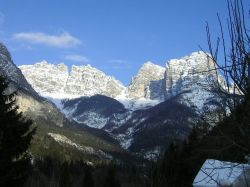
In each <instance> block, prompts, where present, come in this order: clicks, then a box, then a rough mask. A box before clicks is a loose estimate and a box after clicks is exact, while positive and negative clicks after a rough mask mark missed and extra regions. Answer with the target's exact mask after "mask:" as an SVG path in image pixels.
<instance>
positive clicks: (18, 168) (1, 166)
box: [0, 76, 36, 186]
mask: <svg viewBox="0 0 250 187" xmlns="http://www.w3.org/2000/svg"><path fill="white" fill-rule="evenodd" d="M8 85H9V84H8V82H7V81H6V80H5V78H3V77H1V76H0V186H22V184H23V183H24V181H25V178H26V177H27V175H28V171H29V170H28V169H29V168H30V155H29V154H28V152H27V149H28V147H29V145H30V142H31V139H32V136H33V134H34V133H35V130H36V129H35V128H33V129H31V125H32V121H31V120H27V119H25V118H24V117H23V115H22V113H20V112H18V106H17V105H16V99H15V96H16V94H17V93H16V92H12V93H9V92H10V90H9V89H8Z"/></svg>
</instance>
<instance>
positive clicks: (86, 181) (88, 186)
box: [83, 166, 94, 187]
mask: <svg viewBox="0 0 250 187" xmlns="http://www.w3.org/2000/svg"><path fill="white" fill-rule="evenodd" d="M83 186H84V187H94V179H93V175H92V172H91V169H90V168H89V167H88V166H87V168H86V170H85V175H84V178H83Z"/></svg>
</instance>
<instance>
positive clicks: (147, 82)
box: [128, 61, 165, 100]
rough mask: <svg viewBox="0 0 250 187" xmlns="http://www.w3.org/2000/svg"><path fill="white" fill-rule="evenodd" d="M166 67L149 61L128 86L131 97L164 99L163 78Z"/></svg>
mask: <svg viewBox="0 0 250 187" xmlns="http://www.w3.org/2000/svg"><path fill="white" fill-rule="evenodd" d="M164 73H165V68H164V67H161V66H159V65H156V64H153V63H152V62H150V61H148V62H146V63H145V64H143V66H142V67H141V68H140V70H139V71H138V74H137V75H136V76H135V77H133V79H132V82H131V84H130V85H129V87H128V93H129V97H130V98H132V99H139V98H146V99H160V100H161V99H162V98H163V97H164V93H163V92H162V91H163V90H164V88H163V84H162V83H163V79H164Z"/></svg>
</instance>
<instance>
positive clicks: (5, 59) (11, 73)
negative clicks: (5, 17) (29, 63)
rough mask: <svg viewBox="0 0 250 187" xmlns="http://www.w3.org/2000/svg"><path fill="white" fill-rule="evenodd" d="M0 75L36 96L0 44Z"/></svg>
mask: <svg viewBox="0 0 250 187" xmlns="http://www.w3.org/2000/svg"><path fill="white" fill-rule="evenodd" d="M0 75H2V76H4V77H6V78H8V80H9V81H11V83H12V84H15V86H18V87H19V88H21V89H23V90H25V91H27V92H29V93H31V94H34V95H37V94H36V92H35V91H34V90H33V88H32V87H31V85H30V84H29V83H28V82H27V81H26V79H25V77H24V76H23V74H22V72H21V71H20V69H18V68H17V67H16V65H15V64H14V63H13V61H12V59H11V55H10V53H9V51H8V50H7V48H6V47H5V45H3V44H2V43H0Z"/></svg>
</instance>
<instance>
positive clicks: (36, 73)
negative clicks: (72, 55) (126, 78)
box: [19, 60, 125, 99]
mask: <svg viewBox="0 0 250 187" xmlns="http://www.w3.org/2000/svg"><path fill="white" fill-rule="evenodd" d="M19 68H20V69H21V70H22V73H23V74H24V76H25V77H26V79H27V80H28V82H29V83H30V84H31V85H32V86H33V88H34V89H35V90H36V91H37V92H38V93H39V94H40V95H42V96H45V97H50V98H57V99H58V98H60V99H61V98H62V97H64V98H76V97H81V96H92V95H95V94H102V95H106V96H109V97H116V96H117V95H119V94H120V93H121V92H122V91H123V90H124V89H125V87H124V86H123V85H122V83H121V82H120V81H117V80H116V79H114V78H113V77H111V76H108V75H106V74H105V73H104V72H102V71H100V70H98V69H96V68H94V67H92V66H91V65H84V66H76V65H72V67H71V71H70V72H69V70H68V67H67V66H66V65H65V64H63V63H61V64H50V63H49V62H47V61H46V60H43V61H41V62H39V63H36V64H34V65H23V66H19Z"/></svg>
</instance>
